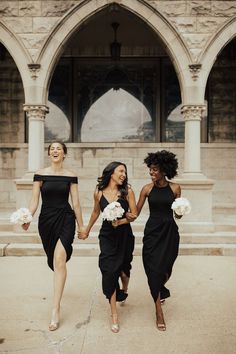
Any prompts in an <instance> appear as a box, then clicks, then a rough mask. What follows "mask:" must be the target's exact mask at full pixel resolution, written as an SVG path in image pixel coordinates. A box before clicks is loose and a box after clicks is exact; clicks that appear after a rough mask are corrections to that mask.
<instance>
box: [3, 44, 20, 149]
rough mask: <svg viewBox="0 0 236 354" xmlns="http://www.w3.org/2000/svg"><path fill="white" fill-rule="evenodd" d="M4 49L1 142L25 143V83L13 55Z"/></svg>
mask: <svg viewBox="0 0 236 354" xmlns="http://www.w3.org/2000/svg"><path fill="white" fill-rule="evenodd" d="M2 50H3V51H4V53H3V55H4V60H0V143H7V142H9V141H10V142H12V143H13V142H14V143H18V142H19V143H23V142H24V140H25V122H24V112H23V103H24V90H23V85H22V81H21V77H20V74H19V71H18V70H17V67H16V65H15V63H14V61H13V59H12V57H11V56H10V55H9V53H8V52H7V51H6V50H5V49H4V48H3V49H2Z"/></svg>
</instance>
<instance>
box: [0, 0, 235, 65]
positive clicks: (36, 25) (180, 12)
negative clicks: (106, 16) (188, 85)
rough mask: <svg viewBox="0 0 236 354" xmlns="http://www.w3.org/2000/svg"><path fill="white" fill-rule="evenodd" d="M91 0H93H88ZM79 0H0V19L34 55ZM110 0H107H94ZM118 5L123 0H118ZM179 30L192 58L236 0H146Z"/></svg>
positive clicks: (232, 10) (230, 15)
mask: <svg viewBox="0 0 236 354" xmlns="http://www.w3.org/2000/svg"><path fill="white" fill-rule="evenodd" d="M92 1H95V0H92ZM81 2H82V0H74V1H72V0H63V1H62V0H49V1H46V0H35V1H21V0H19V1H14V0H12V1H9V0H7V1H5V0H3V1H1V2H0V19H1V21H2V22H3V23H4V24H5V25H6V26H8V27H9V28H10V29H11V30H12V31H13V32H14V33H15V34H17V36H19V38H20V40H21V41H22V42H23V44H24V46H25V47H26V48H27V50H28V51H29V53H30V54H31V56H32V58H33V59H35V58H36V57H37V55H38V53H39V51H40V48H41V47H42V45H43V43H44V41H45V40H46V38H47V37H48V35H49V33H50V31H51V30H52V29H53V27H55V26H56V25H57V24H58V23H59V22H60V20H61V18H62V16H64V15H65V14H66V13H67V12H68V11H70V10H71V9H72V8H73V7H75V6H78V5H79V4H80V3H81ZM96 2H97V3H99V2H100V3H101V4H106V3H107V4H110V3H111V1H109V0H107V1H104V0H96ZM118 3H120V4H121V5H122V4H124V5H125V3H126V1H125V0H119V1H118ZM146 3H148V4H150V5H151V6H152V7H153V8H154V9H156V10H157V11H159V12H160V13H161V14H162V15H163V16H164V17H165V18H166V19H167V20H168V21H169V22H170V23H171V24H172V25H173V26H174V27H175V28H176V29H177V31H178V32H179V35H180V36H181V38H182V39H183V41H184V42H185V44H186V46H187V48H188V49H189V52H190V53H191V55H192V59H193V61H197V60H198V58H199V57H200V56H201V55H202V53H203V51H204V49H205V48H206V46H207V44H208V43H209V41H210V40H211V39H212V38H213V37H214V35H215V33H216V32H217V31H218V30H219V29H220V27H221V26H222V25H223V24H225V23H227V22H228V21H229V20H230V19H232V18H233V17H235V16H236V1H235V0H232V1H218V0H172V1H169V0H146Z"/></svg>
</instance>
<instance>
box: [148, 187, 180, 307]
mask: <svg viewBox="0 0 236 354" xmlns="http://www.w3.org/2000/svg"><path fill="white" fill-rule="evenodd" d="M174 200H175V196H174V193H173V191H172V189H171V187H170V185H169V184H168V185H167V186H166V187H161V188H158V187H156V186H155V185H154V186H153V188H152V189H151V191H150V193H149V196H148V204H149V210H150V215H149V219H148V220H147V223H146V225H145V229H144V238H143V254H142V256H143V265H144V269H145V273H146V275H147V279H148V285H149V288H150V292H151V295H152V297H153V300H154V302H156V301H157V298H158V296H159V293H160V295H161V298H164V297H168V296H170V294H169V290H168V289H166V288H165V287H164V284H165V282H166V281H167V280H168V279H169V278H170V276H171V273H172V267H173V264H174V262H175V260H176V257H177V255H178V250H179V232H178V226H177V224H176V222H175V220H174V217H173V210H172V209H171V204H172V203H173V201H174ZM162 292H164V293H167V294H166V295H165V294H164V295H163V296H162Z"/></svg>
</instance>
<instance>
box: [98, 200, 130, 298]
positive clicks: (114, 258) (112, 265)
mask: <svg viewBox="0 0 236 354" xmlns="http://www.w3.org/2000/svg"><path fill="white" fill-rule="evenodd" d="M117 201H118V202H119V203H120V204H121V206H122V208H123V209H124V210H125V212H124V215H125V213H126V212H127V211H128V209H129V204H128V201H127V200H126V199H123V198H119V199H118V200H117ZM99 203H100V208H101V210H102V211H103V210H104V208H105V207H106V206H107V205H108V204H109V203H108V201H107V200H106V198H105V197H104V195H103V194H102V196H101V198H100V202H99ZM124 215H123V216H122V217H124ZM99 245H100V251H101V252H100V255H99V268H100V270H101V273H102V289H103V293H104V295H105V296H106V297H107V299H109V300H110V298H111V296H112V295H113V293H114V291H115V290H116V301H123V300H124V299H125V298H126V297H127V294H125V293H124V292H123V291H122V290H120V287H119V277H120V274H121V272H124V273H125V274H126V276H128V277H130V269H131V262H132V259H133V250H134V235H133V232H132V229H131V226H130V224H125V225H120V226H118V227H116V228H114V227H113V226H112V223H111V222H110V221H107V220H104V221H103V223H102V226H101V229H100V232H99Z"/></svg>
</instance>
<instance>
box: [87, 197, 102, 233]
mask: <svg viewBox="0 0 236 354" xmlns="http://www.w3.org/2000/svg"><path fill="white" fill-rule="evenodd" d="M93 199H94V205H93V211H92V213H91V216H90V219H89V222H88V226H87V227H86V232H87V233H88V234H89V232H90V230H91V228H92V227H93V225H94V224H95V222H96V221H97V219H98V217H99V214H100V211H101V209H100V204H99V191H98V190H96V191H95V192H94V195H93Z"/></svg>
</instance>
